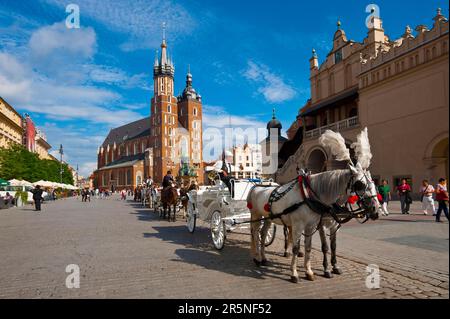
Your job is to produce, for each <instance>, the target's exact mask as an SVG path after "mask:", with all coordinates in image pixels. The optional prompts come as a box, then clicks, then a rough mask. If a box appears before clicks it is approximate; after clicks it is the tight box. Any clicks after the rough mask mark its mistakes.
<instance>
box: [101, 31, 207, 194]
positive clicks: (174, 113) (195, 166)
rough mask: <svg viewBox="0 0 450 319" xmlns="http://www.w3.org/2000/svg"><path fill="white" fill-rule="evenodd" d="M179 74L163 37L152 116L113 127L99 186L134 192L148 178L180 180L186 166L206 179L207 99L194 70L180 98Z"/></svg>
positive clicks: (155, 71) (104, 145) (103, 152)
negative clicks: (204, 128)
mask: <svg viewBox="0 0 450 319" xmlns="http://www.w3.org/2000/svg"><path fill="white" fill-rule="evenodd" d="M174 74H175V67H174V64H173V61H172V60H171V59H170V57H169V56H168V53H167V45H166V41H165V38H164V39H163V41H162V44H161V53H160V55H159V56H157V57H156V58H155V62H154V65H153V81H154V96H153V97H152V99H151V105H150V116H149V117H146V118H143V119H140V120H137V121H135V122H132V123H128V124H125V125H123V126H120V127H117V128H114V129H111V131H110V132H109V134H108V136H107V137H106V139H105V141H104V142H103V143H102V145H101V146H100V147H99V148H98V160H97V170H96V171H95V172H94V175H95V186H96V187H98V188H100V189H109V190H120V189H129V188H134V187H136V186H137V185H139V184H141V183H143V182H144V181H145V180H146V179H147V178H148V177H152V179H153V180H154V181H155V182H156V183H161V181H162V179H163V177H164V175H165V174H166V173H167V171H168V170H171V171H172V174H173V175H174V176H177V175H180V174H182V171H186V168H188V170H187V171H189V176H190V177H193V176H195V177H196V179H197V180H198V181H199V182H201V181H203V164H202V163H203V159H202V98H201V96H200V94H198V93H197V92H196V91H195V89H194V88H193V86H192V75H191V74H190V71H188V74H187V76H186V86H185V88H184V90H183V92H182V93H181V94H180V95H179V96H178V97H175V96H174Z"/></svg>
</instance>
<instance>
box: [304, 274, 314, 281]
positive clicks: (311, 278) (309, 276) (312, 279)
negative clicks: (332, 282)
mask: <svg viewBox="0 0 450 319" xmlns="http://www.w3.org/2000/svg"><path fill="white" fill-rule="evenodd" d="M306 279H308V280H309V281H314V279H316V278H315V276H314V274H306Z"/></svg>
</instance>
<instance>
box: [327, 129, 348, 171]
mask: <svg viewBox="0 0 450 319" xmlns="http://www.w3.org/2000/svg"><path fill="white" fill-rule="evenodd" d="M319 143H320V144H321V145H322V146H323V147H329V148H330V151H331V154H333V156H335V157H336V160H337V161H349V162H350V163H351V162H352V161H351V159H350V151H349V149H348V148H347V146H346V145H345V140H344V138H343V137H342V135H341V134H339V133H336V132H333V131H331V130H326V131H325V133H323V134H322V136H320V138H319Z"/></svg>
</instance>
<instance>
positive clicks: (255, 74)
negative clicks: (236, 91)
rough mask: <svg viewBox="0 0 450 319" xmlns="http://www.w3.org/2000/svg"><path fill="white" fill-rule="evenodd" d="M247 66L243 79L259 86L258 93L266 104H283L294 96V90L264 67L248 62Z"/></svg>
mask: <svg viewBox="0 0 450 319" xmlns="http://www.w3.org/2000/svg"><path fill="white" fill-rule="evenodd" d="M247 66H248V67H247V69H246V70H245V71H244V72H243V75H244V77H245V78H246V79H247V80H249V81H251V82H255V83H256V84H258V85H259V88H258V92H259V93H261V94H262V95H263V96H264V98H265V99H266V100H267V101H268V102H270V103H279V102H285V101H289V100H291V99H293V98H294V97H295V96H296V94H297V92H296V90H295V89H294V88H293V87H292V86H290V85H289V84H287V83H285V82H284V81H283V79H282V78H281V77H280V76H278V75H276V74H274V73H272V72H271V71H270V69H269V68H268V67H267V66H266V65H264V64H257V63H255V62H253V61H248V65H247Z"/></svg>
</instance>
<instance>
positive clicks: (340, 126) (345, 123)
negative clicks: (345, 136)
mask: <svg viewBox="0 0 450 319" xmlns="http://www.w3.org/2000/svg"><path fill="white" fill-rule="evenodd" d="M357 126H359V121H358V116H354V117H349V118H348V119H345V120H342V121H339V122H335V123H331V124H329V125H325V126H322V127H319V128H315V129H313V130H309V131H306V132H305V138H313V137H319V136H320V135H322V133H324V132H325V131H326V130H332V131H334V132H341V131H344V130H346V129H349V128H352V127H357Z"/></svg>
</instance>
